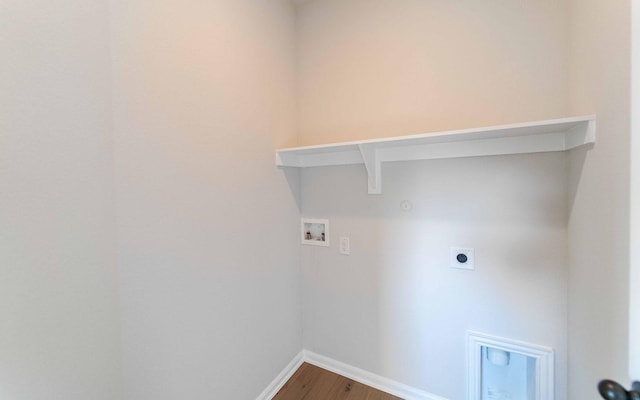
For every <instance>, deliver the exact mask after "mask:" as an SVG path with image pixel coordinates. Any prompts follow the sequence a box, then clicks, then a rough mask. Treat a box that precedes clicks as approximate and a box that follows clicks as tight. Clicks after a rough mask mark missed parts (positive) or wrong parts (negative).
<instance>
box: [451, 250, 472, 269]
mask: <svg viewBox="0 0 640 400" xmlns="http://www.w3.org/2000/svg"><path fill="white" fill-rule="evenodd" d="M450 259H451V265H450V266H451V268H459V269H469V270H474V269H476V267H475V257H474V255H473V249H472V248H468V247H452V248H451V255H450Z"/></svg>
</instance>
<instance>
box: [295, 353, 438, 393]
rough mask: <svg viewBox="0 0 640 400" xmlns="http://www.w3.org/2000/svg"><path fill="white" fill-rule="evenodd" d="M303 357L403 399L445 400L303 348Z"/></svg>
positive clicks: (316, 364) (305, 359)
mask: <svg viewBox="0 0 640 400" xmlns="http://www.w3.org/2000/svg"><path fill="white" fill-rule="evenodd" d="M302 353H303V359H304V361H305V362H308V363H309V364H313V365H315V366H317V367H320V368H324V369H326V370H328V371H331V372H335V373H336V374H338V375H342V376H344V377H346V378H349V379H353V380H354V381H357V382H360V383H363V384H365V385H367V386H371V387H372V388H374V389H378V390H381V391H383V392H386V393H389V394H392V395H394V396H397V397H400V398H401V399H405V400H447V399H445V398H444V397H441V396H436V395H435V394H431V393H428V392H425V391H423V390H420V389H416V388H414V387H411V386H408V385H405V384H403V383H400V382H396V381H394V380H391V379H388V378H385V377H382V376H380V375H376V374H374V373H371V372H369V371H365V370H362V369H360V368H356V367H354V366H351V365H348V364H345V363H343V362H340V361H337V360H334V359H332V358H329V357H325V356H322V355H320V354H316V353H314V352H311V351H308V350H303V351H302Z"/></svg>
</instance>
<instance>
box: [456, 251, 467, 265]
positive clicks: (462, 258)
mask: <svg viewBox="0 0 640 400" xmlns="http://www.w3.org/2000/svg"><path fill="white" fill-rule="evenodd" d="M456 260H458V262H459V263H461V264H464V263H466V262H467V260H468V258H467V256H466V254H462V253H460V254H458V255H457V256H456Z"/></svg>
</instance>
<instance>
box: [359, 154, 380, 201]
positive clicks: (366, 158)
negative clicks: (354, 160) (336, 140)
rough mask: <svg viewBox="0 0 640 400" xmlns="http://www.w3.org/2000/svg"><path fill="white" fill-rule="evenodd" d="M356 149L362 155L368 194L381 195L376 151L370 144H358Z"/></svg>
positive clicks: (378, 161) (378, 162)
mask: <svg viewBox="0 0 640 400" xmlns="http://www.w3.org/2000/svg"><path fill="white" fill-rule="evenodd" d="M358 149H359V150H360V154H361V155H362V161H363V162H364V166H365V168H366V169H367V176H368V178H369V179H368V183H369V185H368V186H369V190H368V192H369V194H381V193H382V176H381V175H382V174H381V165H380V164H381V162H380V159H379V158H378V150H377V149H376V148H375V146H374V145H371V144H358Z"/></svg>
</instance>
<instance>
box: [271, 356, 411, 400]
mask: <svg viewBox="0 0 640 400" xmlns="http://www.w3.org/2000/svg"><path fill="white" fill-rule="evenodd" d="M273 400H402V399H400V398H399V397H396V396H392V395H390V394H388V393H384V392H381V391H379V390H376V389H374V388H372V387H369V386H366V385H363V384H362V383H359V382H356V381H353V380H351V379H348V378H345V377H344V376H340V375H338V374H334V373H333V372H329V371H327V370H324V369H322V368H318V367H316V366H315V365H311V364H308V363H304V364H302V366H301V367H300V368H299V369H298V370H297V371H296V372H295V373H294V374H293V376H292V377H291V379H289V380H288V381H287V383H286V384H285V385H284V386H283V387H282V389H280V391H279V392H278V394H276V396H275V397H274V398H273Z"/></svg>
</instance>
